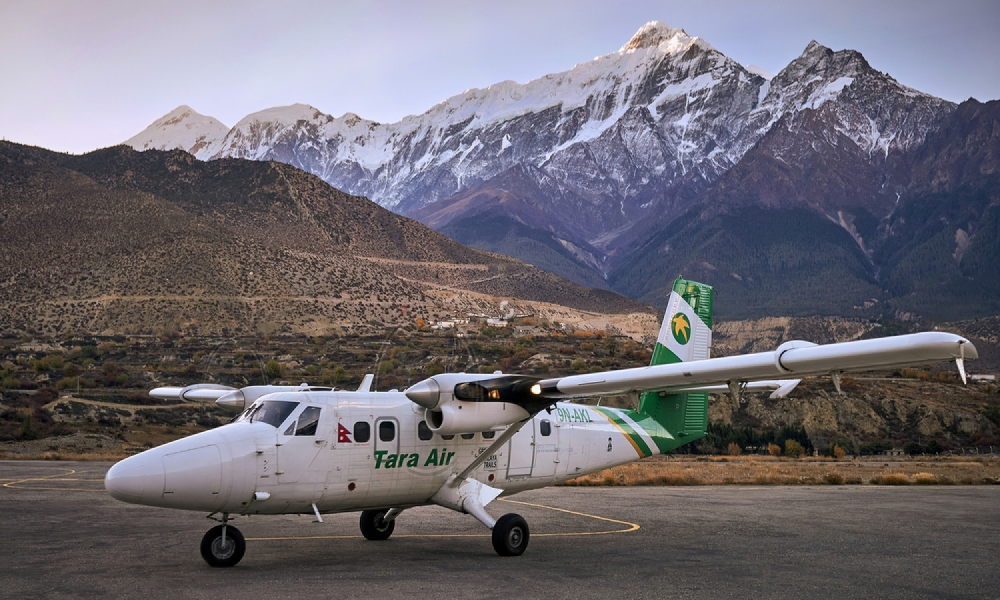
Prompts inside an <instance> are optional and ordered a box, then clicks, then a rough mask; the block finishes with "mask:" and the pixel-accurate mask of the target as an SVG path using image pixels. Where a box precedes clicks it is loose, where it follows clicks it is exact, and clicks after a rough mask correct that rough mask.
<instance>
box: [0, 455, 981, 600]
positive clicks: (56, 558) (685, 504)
mask: <svg viewBox="0 0 1000 600" xmlns="http://www.w3.org/2000/svg"><path fill="white" fill-rule="evenodd" d="M109 466H110V465H109V464H106V463H76V462H17V461H15V462H0V597H3V598H19V599H20V598H34V597H45V598H90V597H101V598H105V597H113V598H118V597H141V598H144V599H149V598H160V597H170V598H213V599H218V598H237V597H238V598H254V599H257V600H260V599H271V598H348V597H352V598H355V597H362V598H367V597H380V598H402V597H406V598H410V597H448V598H479V597H482V598H499V597H528V598H580V597H601V598H606V597H613V596H619V595H625V594H627V595H628V596H627V597H629V598H670V597H677V598H751V597H762V598H802V597H805V598H1000V486H910V487H878V486H864V487H861V486H816V487H806V486H800V487H770V486H769V487H729V486H722V487H720V486H716V487H688V488H678V487H646V488H549V489H545V490H539V491H535V492H528V493H524V494H519V495H517V496H515V497H514V498H512V500H517V501H520V502H528V503H531V504H532V505H527V504H515V503H513V502H505V501H500V500H498V501H496V502H495V503H493V504H491V505H490V506H489V510H490V511H491V513H492V514H493V515H494V516H500V515H501V514H503V513H506V512H518V513H520V514H521V515H523V516H524V517H525V518H526V519H527V520H528V523H529V525H530V526H531V535H532V537H531V541H530V544H529V547H528V550H527V552H525V554H524V555H523V556H521V557H510V558H501V557H498V556H496V555H495V554H494V552H493V549H492V546H491V544H490V539H489V537H488V533H489V532H488V531H487V530H486V528H485V527H483V526H482V525H480V524H479V523H478V522H477V521H476V520H475V519H473V518H472V517H471V516H468V515H460V514H456V513H453V512H451V511H448V510H445V509H443V508H436V507H427V508H419V509H412V510H409V511H406V512H405V513H403V515H402V516H401V517H400V519H399V521H397V526H396V531H395V533H394V534H393V537H392V538H391V539H390V540H388V541H386V542H368V541H365V540H364V539H363V538H361V536H360V534H359V533H358V514H357V513H348V514H343V515H328V516H325V517H324V520H325V521H326V522H325V523H322V524H320V523H315V522H314V521H315V518H314V517H312V516H307V515H303V516H281V517H253V518H245V517H241V518H239V519H237V521H235V524H236V526H237V527H239V528H240V530H241V531H242V532H243V534H244V536H245V537H246V538H247V552H246V556H245V558H244V559H243V561H242V562H241V563H240V564H239V565H238V566H236V567H235V568H232V569H213V568H211V567H209V566H207V565H206V564H205V563H204V562H203V561H202V559H201V556H200V554H199V551H198V546H199V543H200V541H201V536H202V535H203V534H204V532H205V531H207V530H208V529H209V527H210V526H212V525H213V524H214V523H212V522H210V521H208V520H206V519H205V515H203V514H200V513H188V512H182V511H172V510H166V509H157V508H149V507H142V506H134V505H130V504H123V503H121V502H118V501H116V500H114V499H112V498H111V497H110V496H109V495H108V494H107V493H106V492H105V491H104V486H103V477H104V473H105V472H106V471H107V469H108V467H109ZM538 505H540V506H538ZM545 507H552V508H545ZM554 509H563V510H568V511H574V512H573V513H570V512H562V511H559V510H554ZM575 513H584V514H586V515H592V516H584V514H575ZM595 517H600V518H595ZM606 519H613V521H609V520H606ZM636 526H638V528H636ZM546 534H554V535H546ZM623 597H624V596H623Z"/></svg>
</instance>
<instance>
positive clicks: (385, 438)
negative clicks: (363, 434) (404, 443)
mask: <svg viewBox="0 0 1000 600" xmlns="http://www.w3.org/2000/svg"><path fill="white" fill-rule="evenodd" d="M374 433H375V455H376V456H378V453H379V452H385V453H386V454H385V455H384V456H392V455H393V454H399V438H400V435H399V421H397V420H396V419H393V418H391V417H380V418H378V419H375V432H374Z"/></svg>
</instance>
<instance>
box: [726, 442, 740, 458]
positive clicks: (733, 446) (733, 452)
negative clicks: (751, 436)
mask: <svg viewBox="0 0 1000 600" xmlns="http://www.w3.org/2000/svg"><path fill="white" fill-rule="evenodd" d="M726 452H727V453H728V454H729V456H739V455H740V454H743V448H740V445H739V444H737V443H736V442H729V446H727V447H726Z"/></svg>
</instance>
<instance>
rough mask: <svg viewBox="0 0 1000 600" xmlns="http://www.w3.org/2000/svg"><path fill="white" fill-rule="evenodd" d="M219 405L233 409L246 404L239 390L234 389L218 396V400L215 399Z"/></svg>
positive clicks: (240, 407) (239, 408)
mask: <svg viewBox="0 0 1000 600" xmlns="http://www.w3.org/2000/svg"><path fill="white" fill-rule="evenodd" d="M215 403H216V404H218V405H219V406H223V407H225V408H231V409H234V410H243V408H244V407H245V406H246V397H245V396H244V395H243V392H242V391H241V390H235V391H232V392H229V393H228V394H226V395H225V396H220V397H219V399H218V400H216V401H215Z"/></svg>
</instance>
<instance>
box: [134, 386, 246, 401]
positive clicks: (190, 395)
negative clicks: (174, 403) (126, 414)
mask: <svg viewBox="0 0 1000 600" xmlns="http://www.w3.org/2000/svg"><path fill="white" fill-rule="evenodd" d="M235 389H236V388H234V387H229V386H225V385H216V384H214V383H197V384H195V385H189V386H187V387H169V386H167V387H158V388H155V389H153V390H150V392H149V395H150V396H152V397H153V398H159V399H161V400H187V401H189V402H195V401H202V402H203V401H205V400H213V401H214V400H218V399H219V398H221V397H223V396H225V395H226V394H228V393H230V392H232V391H233V390H235Z"/></svg>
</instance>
